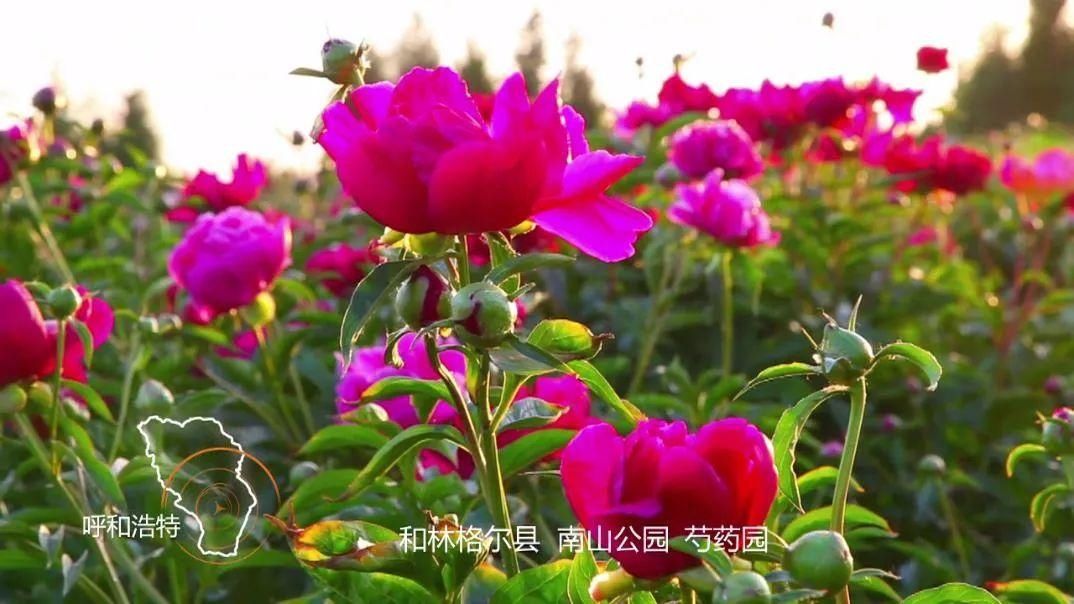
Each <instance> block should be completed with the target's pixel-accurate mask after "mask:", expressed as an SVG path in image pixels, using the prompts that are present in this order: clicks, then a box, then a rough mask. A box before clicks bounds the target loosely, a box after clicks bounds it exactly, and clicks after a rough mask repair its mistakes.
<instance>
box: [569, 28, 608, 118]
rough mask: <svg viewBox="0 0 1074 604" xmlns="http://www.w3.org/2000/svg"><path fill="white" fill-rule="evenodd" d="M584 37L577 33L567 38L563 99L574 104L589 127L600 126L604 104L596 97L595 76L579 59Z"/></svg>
mask: <svg viewBox="0 0 1074 604" xmlns="http://www.w3.org/2000/svg"><path fill="white" fill-rule="evenodd" d="M581 47H582V39H581V38H580V37H578V35H577V34H573V35H571V37H570V38H569V39H568V40H567V68H566V70H564V72H563V99H564V100H565V101H566V102H567V103H570V104H571V105H573V106H574V108H575V109H577V110H578V113H580V114H582V117H584V118H585V123H586V125H587V126H588V127H589V128H595V127H599V126H600V125H601V121H602V120H601V118H602V116H603V114H604V104H603V103H601V102H600V101H599V100H598V99H597V97H596V90H595V87H594V85H593V76H592V75H591V74H590V73H589V70H588V69H586V68H585V66H583V65H582V64H581V63H579V61H578V53H579V51H581Z"/></svg>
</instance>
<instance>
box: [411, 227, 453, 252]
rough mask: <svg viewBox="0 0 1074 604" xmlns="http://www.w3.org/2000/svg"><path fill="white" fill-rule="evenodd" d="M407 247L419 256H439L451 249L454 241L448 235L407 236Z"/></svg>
mask: <svg viewBox="0 0 1074 604" xmlns="http://www.w3.org/2000/svg"><path fill="white" fill-rule="evenodd" d="M405 242H406V243H405V245H406V247H407V248H409V249H410V251H412V252H414V253H415V254H417V255H419V256H438V255H440V254H443V253H444V252H446V251H447V250H448V248H450V247H451V244H452V243H453V240H452V238H451V237H448V236H446V235H440V234H438V233H426V234H424V235H407V236H406V238H405Z"/></svg>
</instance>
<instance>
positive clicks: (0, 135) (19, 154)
mask: <svg viewBox="0 0 1074 604" xmlns="http://www.w3.org/2000/svg"><path fill="white" fill-rule="evenodd" d="M28 129H29V126H27V127H25V128H24V127H23V126H19V125H17V124H16V125H14V126H11V127H10V128H8V129H6V130H0V185H5V184H7V183H8V182H9V181H10V180H11V178H12V177H13V176H14V175H15V168H17V167H18V165H19V163H21V162H22V161H23V160H24V159H25V158H26V155H27V153H28V145H29V143H28V141H27V130H28Z"/></svg>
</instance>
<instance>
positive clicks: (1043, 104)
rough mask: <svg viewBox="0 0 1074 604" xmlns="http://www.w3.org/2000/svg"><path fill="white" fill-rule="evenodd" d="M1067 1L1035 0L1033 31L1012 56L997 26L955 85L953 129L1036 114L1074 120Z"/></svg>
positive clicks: (1072, 36)
mask: <svg viewBox="0 0 1074 604" xmlns="http://www.w3.org/2000/svg"><path fill="white" fill-rule="evenodd" d="M1065 5H1066V0H1030V18H1029V35H1028V36H1027V37H1026V41H1025V44H1024V45H1023V46H1022V48H1021V49H1020V51H1019V53H1018V54H1017V55H1016V56H1014V57H1012V56H1010V55H1008V53H1007V52H1006V51H1005V50H1004V48H1003V34H1002V32H995V31H993V32H992V33H991V34H990V35H989V36H988V38H987V39H986V41H985V44H984V47H983V50H982V53H981V56H980V58H979V59H978V60H977V64H976V65H975V66H974V68H973V70H972V71H971V72H970V73H969V75H968V76H966V77H964V78H962V79H961V81H960V82H959V84H958V88H957V89H956V90H955V107H954V110H953V111H952V112H951V113H950V115H949V116H948V118H947V124H948V126H950V127H951V128H952V129H955V130H961V131H966V132H978V131H983V130H989V129H993V128H1002V127H1004V126H1006V125H1007V124H1009V123H1011V122H1015V121H1022V120H1024V119H1025V117H1026V116H1027V115H1029V114H1031V113H1038V114H1040V115H1042V116H1044V117H1045V118H1047V119H1049V120H1052V121H1057V122H1061V123H1066V124H1074V31H1072V30H1071V28H1070V26H1069V25H1067V24H1066V23H1065V22H1064V19H1063V17H1064V8H1065Z"/></svg>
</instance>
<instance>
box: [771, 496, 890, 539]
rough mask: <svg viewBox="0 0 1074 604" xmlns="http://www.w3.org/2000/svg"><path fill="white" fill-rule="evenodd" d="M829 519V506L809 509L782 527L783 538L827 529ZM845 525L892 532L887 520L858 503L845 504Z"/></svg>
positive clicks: (830, 515) (849, 527)
mask: <svg viewBox="0 0 1074 604" xmlns="http://www.w3.org/2000/svg"><path fill="white" fill-rule="evenodd" d="M831 519H832V507H831V506H826V507H822V508H817V509H815V510H810V511H809V512H806V513H805V514H803V515H801V516H799V517H797V518H795V519H794V520H792V521H791V522H790V524H788V525H787V528H785V529H783V539H784V540H786V541H787V542H788V543H791V542H793V541H794V540H795V539H797V538H799V537H801V536H802V535H804V534H806V533H808V532H810V531H819V530H823V529H827V528H828V524H829V523H830V522H831ZM846 526H847V531H848V532H849V531H851V530H853V529H855V528H859V527H872V528H878V529H882V530H883V531H884V532H886V533H888V534H891V535H893V534H894V533H893V532H892V530H891V526H889V525H888V521H887V520H884V518H883V517H882V516H881V515H879V514H877V513H876V512H874V511H872V510H869V509H866V508H864V507H862V506H860V505H854V504H851V505H848V506H847V512H846Z"/></svg>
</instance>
